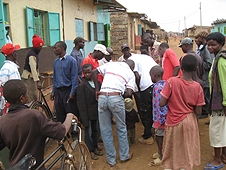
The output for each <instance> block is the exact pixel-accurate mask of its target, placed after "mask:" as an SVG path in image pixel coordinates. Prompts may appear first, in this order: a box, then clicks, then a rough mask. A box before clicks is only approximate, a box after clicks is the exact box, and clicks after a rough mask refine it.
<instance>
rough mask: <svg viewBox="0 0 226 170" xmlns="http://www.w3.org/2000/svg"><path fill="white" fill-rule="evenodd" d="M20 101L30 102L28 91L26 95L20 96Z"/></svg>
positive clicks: (23, 102)
mask: <svg viewBox="0 0 226 170" xmlns="http://www.w3.org/2000/svg"><path fill="white" fill-rule="evenodd" d="M20 102H21V103H22V104H26V103H28V92H26V94H25V95H22V96H21V97H20Z"/></svg>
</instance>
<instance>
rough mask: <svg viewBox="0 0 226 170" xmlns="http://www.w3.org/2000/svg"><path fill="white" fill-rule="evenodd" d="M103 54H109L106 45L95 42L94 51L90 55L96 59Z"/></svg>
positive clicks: (100, 57)
mask: <svg viewBox="0 0 226 170" xmlns="http://www.w3.org/2000/svg"><path fill="white" fill-rule="evenodd" d="M105 55H109V53H108V52H107V49H106V47H105V46H104V45H103V44H97V45H95V47H94V52H93V54H92V56H93V57H94V58H97V59H98V60H100V59H102V58H103V57H104V56H105Z"/></svg>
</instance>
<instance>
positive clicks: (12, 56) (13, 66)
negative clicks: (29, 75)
mask: <svg viewBox="0 0 226 170" xmlns="http://www.w3.org/2000/svg"><path fill="white" fill-rule="evenodd" d="M19 49H20V46H19V45H13V44H11V43H7V44H5V45H4V46H2V48H1V52H2V54H3V55H4V56H5V57H6V60H5V61H4V64H3V66H2V68H1V69H0V84H1V85H4V84H5V83H6V82H7V81H8V80H11V79H19V80H20V79H21V78H20V73H19V71H18V68H19V66H18V65H17V56H18V54H17V52H16V50H19ZM0 98H1V99H0V116H1V114H5V113H7V110H8V107H9V103H8V102H6V100H5V99H4V97H3V96H0Z"/></svg>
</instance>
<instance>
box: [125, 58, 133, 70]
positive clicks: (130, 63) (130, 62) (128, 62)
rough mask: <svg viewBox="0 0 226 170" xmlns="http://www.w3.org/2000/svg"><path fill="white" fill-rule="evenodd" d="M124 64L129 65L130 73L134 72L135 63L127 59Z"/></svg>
mask: <svg viewBox="0 0 226 170" xmlns="http://www.w3.org/2000/svg"><path fill="white" fill-rule="evenodd" d="M125 63H126V64H128V65H129V67H130V69H131V70H132V71H133V70H134V67H135V63H134V61H133V60H130V59H129V60H126V61H125Z"/></svg>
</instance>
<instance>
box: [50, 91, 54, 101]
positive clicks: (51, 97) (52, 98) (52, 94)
mask: <svg viewBox="0 0 226 170" xmlns="http://www.w3.org/2000/svg"><path fill="white" fill-rule="evenodd" d="M50 100H54V93H53V92H52V93H51V94H50Z"/></svg>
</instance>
